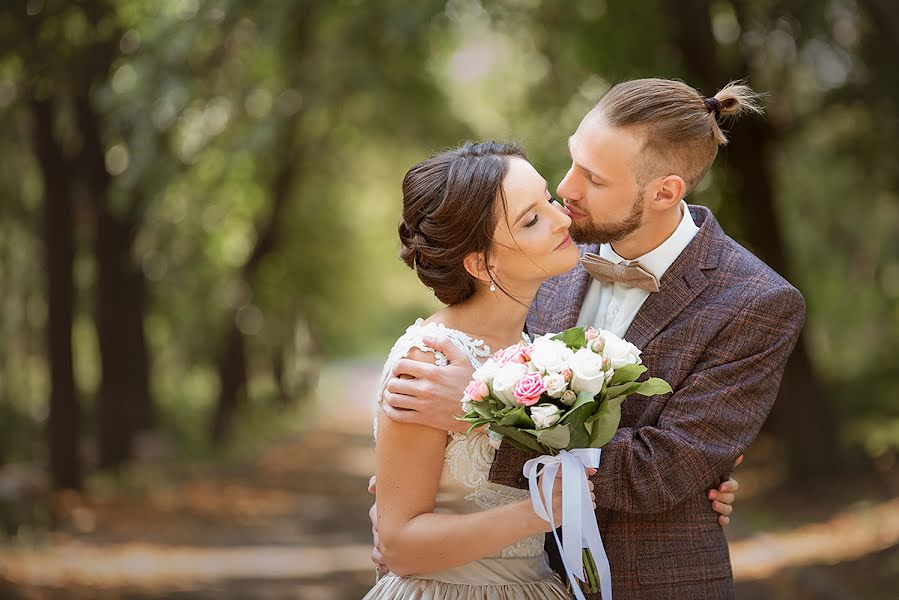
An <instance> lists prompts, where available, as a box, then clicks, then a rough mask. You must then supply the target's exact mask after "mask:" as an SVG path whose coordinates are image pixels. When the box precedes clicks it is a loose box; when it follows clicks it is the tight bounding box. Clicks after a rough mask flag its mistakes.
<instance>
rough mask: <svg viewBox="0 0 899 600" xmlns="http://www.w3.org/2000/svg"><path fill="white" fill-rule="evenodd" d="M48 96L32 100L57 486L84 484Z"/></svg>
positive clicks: (68, 246) (70, 233)
mask: <svg viewBox="0 0 899 600" xmlns="http://www.w3.org/2000/svg"><path fill="white" fill-rule="evenodd" d="M54 108H55V107H54V102H53V101H52V100H32V101H31V112H32V115H33V117H34V119H33V121H34V122H33V131H34V140H33V141H34V152H35V156H36V158H37V163H38V166H39V168H40V171H41V179H42V180H43V186H44V212H43V230H44V248H45V251H44V253H45V255H44V258H45V265H46V273H47V307H48V315H47V354H48V357H49V361H48V363H49V368H50V410H49V416H48V418H47V438H48V439H47V441H48V445H49V450H50V456H49V462H50V465H49V466H50V477H51V479H52V481H53V485H54V487H55V488H57V489H66V488H68V489H75V490H80V489H81V487H82V480H81V463H80V460H79V452H78V446H79V440H80V418H81V411H80V407H79V401H78V392H77V390H76V388H75V374H74V368H73V364H72V321H73V318H74V304H75V283H74V277H73V270H72V266H73V262H74V259H75V241H74V238H75V236H74V223H73V220H72V217H73V214H72V213H73V211H72V198H71V196H70V191H71V189H72V185H71V184H72V181H71V179H72V178H71V171H70V168H69V164H68V163H67V161H66V159H65V155H64V154H63V151H62V148H61V147H60V146H59V145H58V144H57V143H56V139H55V136H54V134H53V123H54V117H55V110H54Z"/></svg>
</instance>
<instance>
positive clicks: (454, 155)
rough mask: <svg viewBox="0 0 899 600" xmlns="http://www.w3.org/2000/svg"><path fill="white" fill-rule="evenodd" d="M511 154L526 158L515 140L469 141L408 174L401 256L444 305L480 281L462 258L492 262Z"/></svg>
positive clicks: (459, 298) (466, 293)
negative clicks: (474, 254) (475, 256)
mask: <svg viewBox="0 0 899 600" xmlns="http://www.w3.org/2000/svg"><path fill="white" fill-rule="evenodd" d="M512 157H518V158H523V159H526V157H525V154H524V151H523V150H522V149H521V148H520V147H519V146H517V145H515V144H512V143H503V142H494V141H485V142H466V143H465V144H463V145H462V146H460V147H459V148H455V149H453V150H448V151H446V152H441V153H440V154H437V155H436V156H432V157H431V158H429V159H427V160H423V161H422V162H420V163H418V164H416V165H414V166H413V167H412V168H411V169H409V171H408V172H407V173H406V176H405V177H404V178H403V220H402V221H401V222H400V224H399V235H400V242H401V244H402V247H401V249H400V257H401V258H402V259H403V261H404V262H405V263H406V264H407V265H408V266H409V268H410V269H414V270H415V272H416V273H417V274H418V278H419V279H420V280H421V282H422V283H424V284H425V285H426V286H428V287H429V288H431V290H433V291H434V295H435V296H437V298H438V299H439V300H440V301H441V302H443V303H444V304H457V303H459V302H462V301H463V300H467V299H468V298H470V297H471V296H472V294H474V292H475V289H476V285H477V280H476V279H475V278H474V277H472V276H471V275H470V274H469V273H468V271H466V270H465V266H464V264H463V261H464V259H465V257H466V256H468V255H469V254H471V253H472V252H477V253H480V254H481V256H482V257H483V258H484V262H485V264H486V262H487V259H488V254H489V252H490V249H491V247H492V244H493V234H494V232H495V230H496V225H497V220H498V218H499V211H498V210H497V207H496V203H497V201H498V200H499V201H500V202H502V203H503V207H504V208H505V205H506V199H505V196H504V195H503V188H502V183H503V179H504V178H505V176H506V173H507V171H508V168H509V159H510V158H512ZM491 279H492V275H491ZM494 283H495V282H494Z"/></svg>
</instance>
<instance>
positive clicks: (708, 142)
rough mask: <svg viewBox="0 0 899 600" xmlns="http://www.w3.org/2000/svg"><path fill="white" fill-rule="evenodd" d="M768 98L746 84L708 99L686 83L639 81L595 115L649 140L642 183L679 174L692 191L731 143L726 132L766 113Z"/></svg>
mask: <svg viewBox="0 0 899 600" xmlns="http://www.w3.org/2000/svg"><path fill="white" fill-rule="evenodd" d="M761 100H762V95H761V94H757V93H756V92H754V91H752V89H751V88H750V87H749V86H748V85H746V84H745V82H744V81H732V82H730V83H728V84H727V85H726V86H724V87H723V88H722V89H721V90H720V91H719V92H718V93H717V94H715V95H714V96H711V97H709V98H704V97H703V96H702V95H701V94H700V93H699V92H698V91H696V90H695V89H694V88H692V87H690V86H689V85H687V84H686V83H684V82H682V81H676V80H671V79H655V78H653V79H635V80H633V81H625V82H622V83H619V84H617V85H616V86H615V87H613V88H612V89H611V90H609V92H608V93H607V94H606V95H605V96H603V98H602V99H601V100H600V101H599V103H598V104H597V105H596V107H595V108H594V109H593V112H594V113H595V114H596V115H597V116H599V117H601V118H603V119H605V121H606V122H608V123H609V124H610V125H613V126H615V127H622V128H629V129H632V130H634V131H636V132H637V133H638V134H639V135H641V136H643V139H644V141H643V148H642V151H641V153H640V164H638V165H636V169H637V178H638V180H639V181H640V182H641V183H645V182H646V181H648V180H649V179H652V178H653V177H660V176H664V175H679V176H680V177H681V178H682V179H683V180H684V182H685V183H686V185H687V192H690V191H691V190H692V189H693V188H694V187H696V184H698V183H699V182H700V181H701V180H702V178H703V176H705V174H706V173H707V172H708V170H709V168H710V167H711V166H712V163H713V162H714V161H715V157H716V156H717V154H718V146H723V145H725V144H727V141H728V140H727V136H726V135H725V131H724V130H723V129H722V128H721V126H722V125H723V124H727V123H728V122H731V121H733V120H735V119H736V118H737V117H738V116H740V115H743V114H745V113H756V114H761V113H762V106H761Z"/></svg>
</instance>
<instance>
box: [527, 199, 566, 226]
mask: <svg viewBox="0 0 899 600" xmlns="http://www.w3.org/2000/svg"><path fill="white" fill-rule="evenodd" d="M546 201H547V202H548V203H549V204H550V205H552V203H553V202H559V200H557V199H556V198H554V197H553V196H550V197H549V198H547V199H546ZM559 204H562V203H561V202H559ZM539 220H540V215H539V214H535V215H534V218H533V219H531V220H530V221H528V222H527V223H525V225H524V226H525V227H533V226H534V225H536V224H537V222H538V221H539Z"/></svg>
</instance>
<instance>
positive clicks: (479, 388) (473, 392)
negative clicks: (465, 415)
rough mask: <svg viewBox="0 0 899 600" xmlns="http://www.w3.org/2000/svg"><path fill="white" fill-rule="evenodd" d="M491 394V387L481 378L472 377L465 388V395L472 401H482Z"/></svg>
mask: <svg viewBox="0 0 899 600" xmlns="http://www.w3.org/2000/svg"><path fill="white" fill-rule="evenodd" d="M489 395H490V389H489V388H488V387H487V384H486V383H484V382H483V381H481V380H479V379H472V380H471V382H470V383H469V384H468V387H467V388H465V397H466V398H468V399H469V400H471V401H472V402H482V401H483V400H484V398H486V397H487V396H489Z"/></svg>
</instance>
